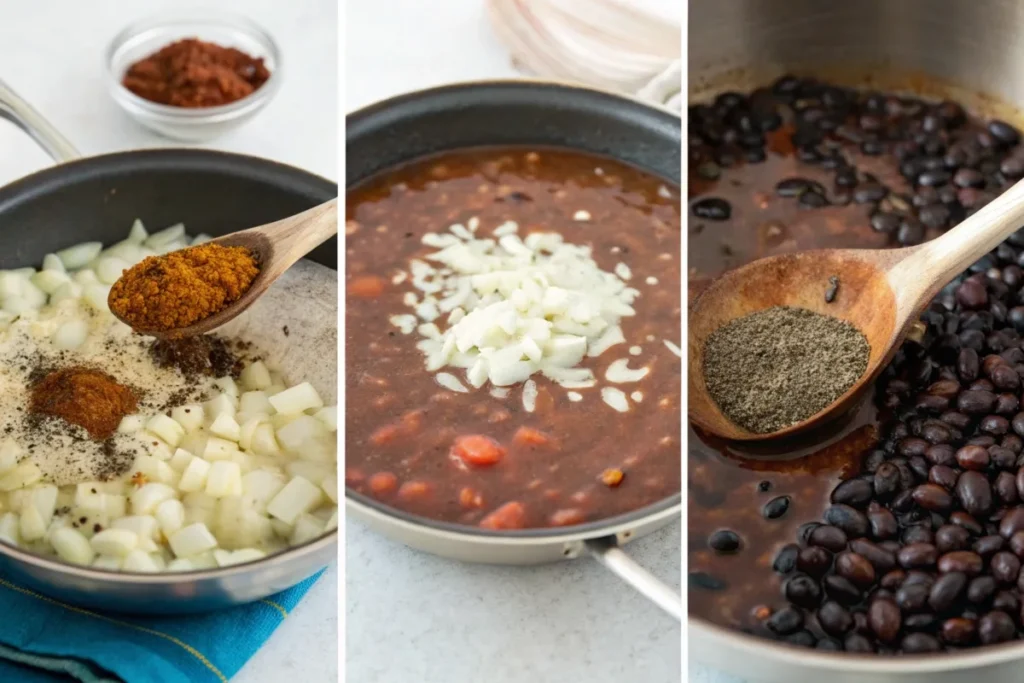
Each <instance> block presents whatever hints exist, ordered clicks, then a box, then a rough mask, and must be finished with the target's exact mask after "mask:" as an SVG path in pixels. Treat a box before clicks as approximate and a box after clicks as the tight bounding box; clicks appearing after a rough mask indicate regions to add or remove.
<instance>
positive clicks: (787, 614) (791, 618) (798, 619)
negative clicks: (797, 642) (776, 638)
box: [765, 605, 804, 636]
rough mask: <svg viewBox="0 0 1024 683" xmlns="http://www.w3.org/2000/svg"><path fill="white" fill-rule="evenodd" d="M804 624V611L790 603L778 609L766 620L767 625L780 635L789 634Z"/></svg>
mask: <svg viewBox="0 0 1024 683" xmlns="http://www.w3.org/2000/svg"><path fill="white" fill-rule="evenodd" d="M803 625H804V615H803V612H801V611H800V610H798V609H796V608H795V607H791V606H789V605H786V606H785V607H782V608H780V609H778V610H776V612H775V613H774V614H772V615H771V616H770V617H768V619H767V620H765V626H767V627H768V629H769V630H771V631H772V632H773V633H777V634H778V635H780V636H785V635H789V634H790V633H793V632H795V631H796V630H798V629H800V628H803Z"/></svg>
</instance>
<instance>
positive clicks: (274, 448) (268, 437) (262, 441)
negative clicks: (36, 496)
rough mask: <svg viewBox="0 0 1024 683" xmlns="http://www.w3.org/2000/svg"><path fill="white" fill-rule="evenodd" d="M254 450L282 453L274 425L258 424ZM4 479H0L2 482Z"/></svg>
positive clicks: (260, 453)
mask: <svg viewBox="0 0 1024 683" xmlns="http://www.w3.org/2000/svg"><path fill="white" fill-rule="evenodd" d="M252 452H253V453H255V454H256V455H267V456H271V455H280V453H281V447H280V446H279V445H278V443H277V437H275V436H274V427H273V426H272V425H270V424H267V423H266V422H264V423H262V424H260V425H258V426H257V427H256V429H255V430H254V431H253V433H252ZM2 481H3V480H0V482H2Z"/></svg>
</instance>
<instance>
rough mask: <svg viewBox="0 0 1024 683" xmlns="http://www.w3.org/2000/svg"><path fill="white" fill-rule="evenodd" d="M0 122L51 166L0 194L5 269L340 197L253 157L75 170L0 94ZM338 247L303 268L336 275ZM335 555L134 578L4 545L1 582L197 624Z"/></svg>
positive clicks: (79, 162) (119, 159) (30, 118)
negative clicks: (69, 250)
mask: <svg viewBox="0 0 1024 683" xmlns="http://www.w3.org/2000/svg"><path fill="white" fill-rule="evenodd" d="M0 117H2V118H5V119H8V120H9V121H11V122H13V123H14V124H15V125H17V126H18V127H20V128H22V129H23V130H25V131H26V132H27V133H28V134H29V135H31V136H32V137H33V138H34V139H35V140H36V141H37V142H38V143H39V144H40V146H41V147H42V148H43V149H44V150H46V151H47V152H48V153H49V154H50V155H51V156H52V157H53V159H54V161H55V162H57V165H56V166H54V167H52V168H48V169H46V170H43V171H40V172H38V173H34V174H32V175H30V176H28V177H25V178H22V179H20V180H17V181H15V182H13V183H11V184H9V185H7V186H4V187H0V268H12V267H20V266H24V265H26V264H33V263H39V262H40V261H41V260H42V258H43V256H44V255H46V254H47V253H50V252H53V251H56V250H57V249H61V248H64V247H67V246H70V245H72V244H75V243H78V242H85V241H90V240H99V241H102V242H104V243H105V244H110V243H112V242H115V241H119V240H121V239H122V238H123V237H124V234H125V232H126V231H127V228H128V227H129V226H131V224H132V221H134V220H135V219H136V218H140V219H142V221H143V222H144V223H145V224H147V225H154V226H167V225H173V224H175V223H179V222H182V223H185V225H187V226H188V228H189V230H191V231H193V232H194V233H200V232H205V233H207V234H210V235H221V234H225V233H228V232H233V231H235V230H239V229H242V228H246V227H251V226H253V225H262V224H264V223H268V222H271V221H275V220H278V219H280V218H285V217H287V216H291V215H293V214H296V213H299V212H301V211H303V210H305V209H308V208H311V207H313V206H315V205H317V204H320V203H322V202H325V201H327V200H329V199H331V198H332V197H336V196H337V186H336V185H335V184H334V183H332V182H330V181H328V180H325V179H324V178H320V177H318V176H315V175H312V174H310V173H307V172H305V171H301V170H299V169H296V168H291V167H289V166H285V165H282V164H278V163H275V162H272V161H267V160H264V159H258V158H254V157H247V156H242V155H237V154H224V153H220V152H211V151H205V150H192V149H155V150H145V151H137V152H121V153H117V154H106V155H101V156H95V157H88V158H81V157H80V156H79V155H78V153H77V152H76V151H75V148H74V146H73V145H72V144H71V143H70V142H69V141H68V140H66V139H65V138H64V137H63V136H62V135H61V134H60V133H59V132H57V131H56V130H55V129H54V128H53V127H52V126H51V125H49V124H48V123H47V122H46V121H45V120H44V119H43V118H42V116H40V115H39V113H38V112H36V111H35V110H34V109H33V108H32V107H30V106H29V105H28V104H27V103H26V102H25V101H24V100H22V99H21V98H19V97H18V96H17V95H16V94H15V93H14V92H13V91H11V90H10V88H8V87H7V86H6V85H5V84H3V83H2V82H0ZM337 249H338V244H337V240H336V239H332V240H330V241H328V242H326V243H325V244H323V245H321V246H320V247H319V248H317V249H316V250H315V251H313V252H312V253H311V254H309V256H308V257H307V258H309V259H311V260H313V261H315V262H317V263H320V264H322V265H324V266H327V267H329V268H331V269H337V263H338V259H337ZM336 555H337V532H336V531H331V532H330V533H329V534H326V535H324V536H323V537H321V538H319V539H317V540H315V541H313V542H312V543H309V544H307V545H303V546H300V547H297V548H293V549H291V550H288V551H285V552H283V553H279V554H277V555H272V556H269V557H267V558H265V559H262V560H259V561H257V562H251V563H247V564H241V565H236V566H233V567H226V568H223V569H214V570H208V571H196V572H182V573H164V574H133V573H128V572H109V571H100V570H96V569H90V568H87V567H78V566H74V565H70V564H65V563H63V562H58V561H56V560H53V559H49V558H46V557H42V556H39V555H35V554H32V553H29V552H26V551H24V550H20V549H18V548H14V547H12V546H9V545H6V544H2V543H0V576H3V577H4V578H9V579H11V580H13V581H16V582H18V583H20V584H22V585H26V586H29V587H32V588H34V589H36V590H38V591H40V592H42V593H45V594H47V595H51V596H53V597H55V598H58V599H61V600H65V601H68V602H72V603H75V604H78V605H83V606H86V607H94V608H98V609H103V610H113V611H123V612H145V613H147V614H154V613H186V612H201V611H206V610H210V609H215V608H219V607H225V606H228V605H232V604H238V603H243V602H249V601H252V600H257V599H260V598H263V597H266V596H268V595H271V594H273V593H276V592H278V591H281V590H283V589H285V588H288V587H290V586H292V585H294V584H296V583H298V582H299V581H302V580H303V579H305V578H307V577H309V576H311V575H312V574H314V573H316V572H317V571H319V570H320V569H322V568H323V567H325V566H326V565H327V564H328V563H330V562H331V561H332V560H333V558H334V557H335V556H336Z"/></svg>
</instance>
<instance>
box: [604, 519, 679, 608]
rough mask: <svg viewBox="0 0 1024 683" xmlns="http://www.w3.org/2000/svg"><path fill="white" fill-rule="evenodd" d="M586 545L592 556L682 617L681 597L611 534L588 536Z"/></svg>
mask: <svg viewBox="0 0 1024 683" xmlns="http://www.w3.org/2000/svg"><path fill="white" fill-rule="evenodd" d="M586 546H587V550H588V551H589V552H590V554H591V555H593V556H594V559H596V560H597V561H598V562H600V563H601V564H603V565H604V566H605V567H606V568H607V569H610V570H611V571H612V572H614V573H615V574H617V575H618V577H619V578H620V579H622V580H623V581H625V582H626V583H628V584H629V585H630V586H632V587H633V588H634V589H636V590H637V591H638V592H639V593H640V594H641V595H643V596H644V597H646V598H647V599H648V600H650V601H651V602H653V603H654V604H656V605H657V606H658V607H660V608H661V609H663V610H665V611H666V612H668V613H669V614H671V615H672V616H673V617H675V618H676V619H678V620H679V621H682V620H683V599H682V597H680V595H679V594H678V593H676V592H675V591H674V590H672V589H671V588H669V587H668V586H666V585H665V584H664V583H662V581H661V580H660V579H658V578H657V577H656V576H654V575H653V574H651V573H650V572H649V571H647V570H646V569H644V568H643V567H641V566H640V565H639V564H637V563H636V562H635V561H634V560H633V558H632V557H630V556H629V555H628V554H626V552H625V551H624V550H622V548H620V547H619V544H618V542H617V541H616V540H615V537H614V536H607V537H605V538H597V539H593V540H589V541H587V542H586Z"/></svg>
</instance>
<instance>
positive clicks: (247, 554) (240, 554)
mask: <svg viewBox="0 0 1024 683" xmlns="http://www.w3.org/2000/svg"><path fill="white" fill-rule="evenodd" d="M213 557H214V559H215V560H216V561H217V566H218V567H229V566H231V565H233V564H242V563H244V562H253V561H255V560H259V559H262V558H264V557H266V554H265V553H264V552H263V551H261V550H257V549H255V548H242V549H241V550H235V551H230V550H214V551H213Z"/></svg>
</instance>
